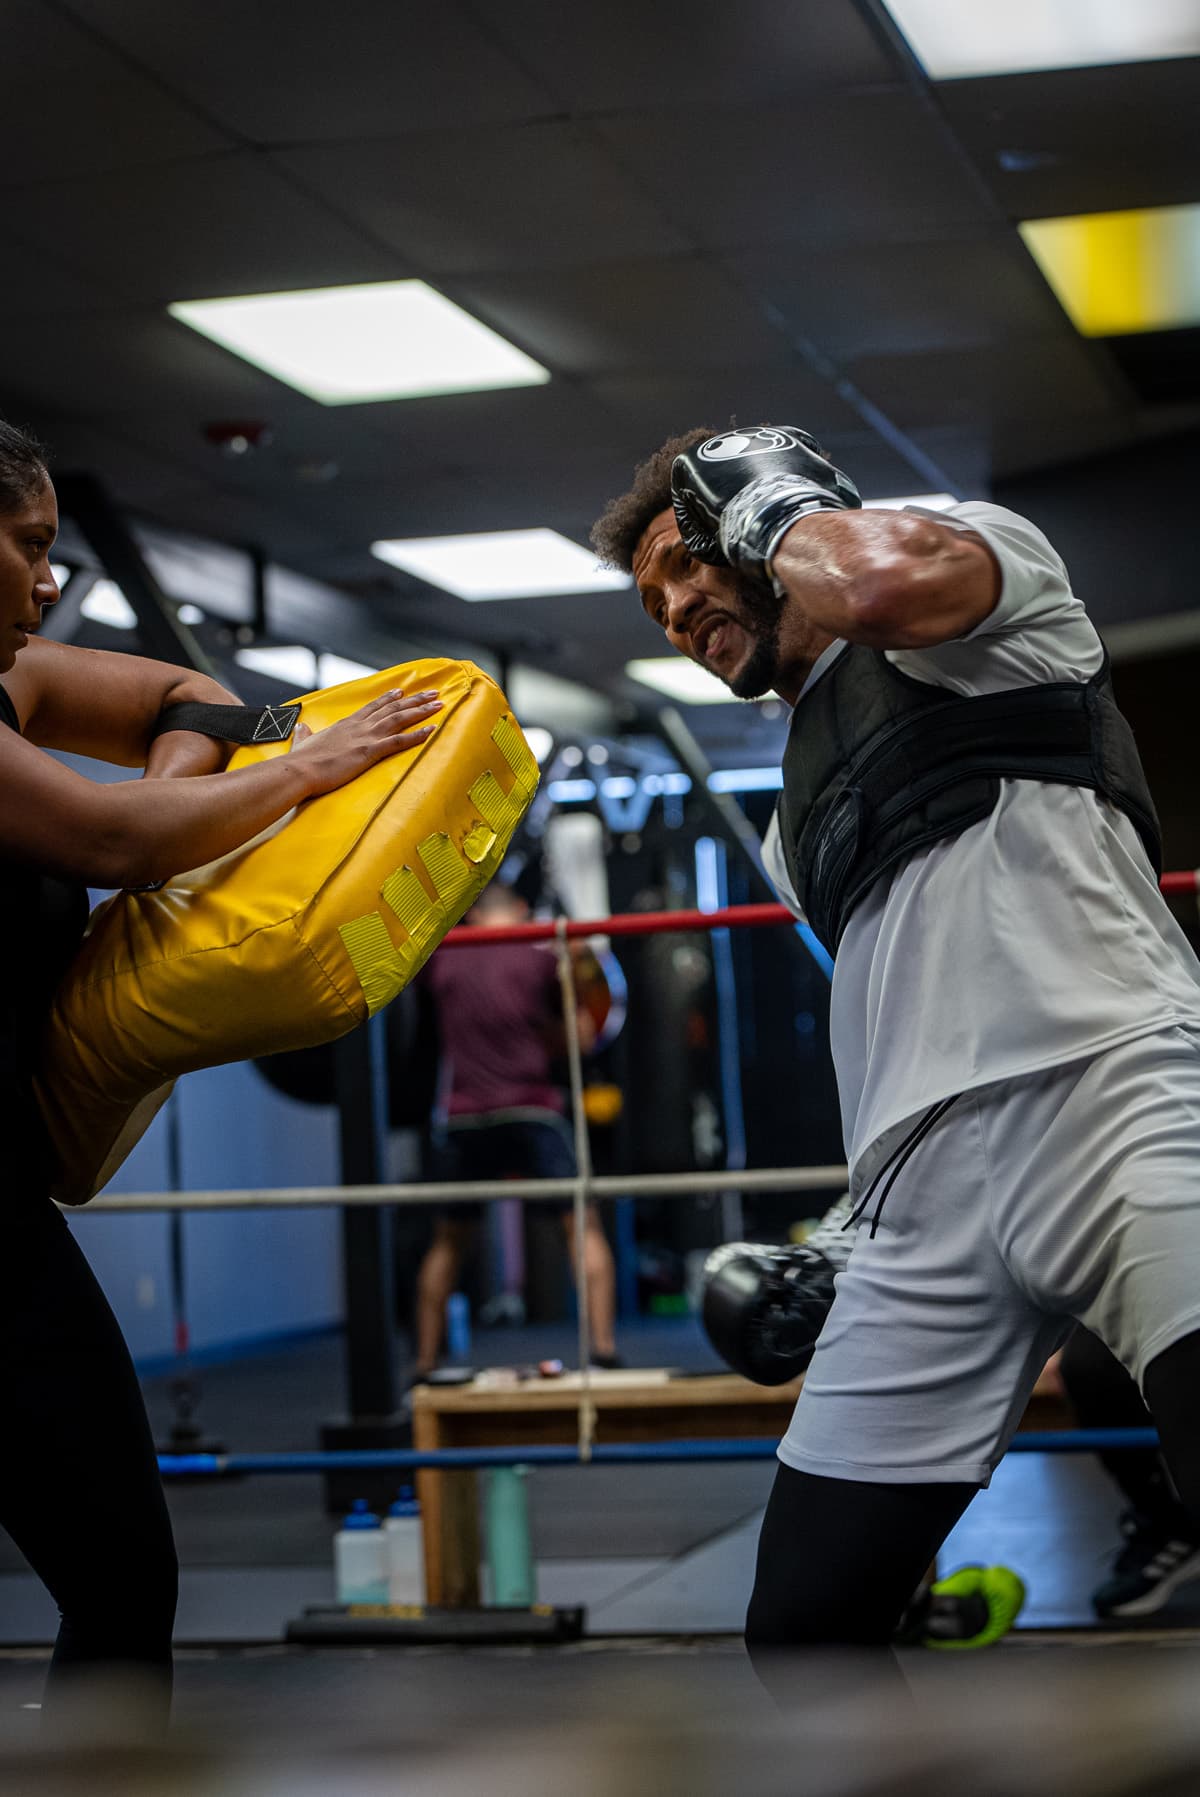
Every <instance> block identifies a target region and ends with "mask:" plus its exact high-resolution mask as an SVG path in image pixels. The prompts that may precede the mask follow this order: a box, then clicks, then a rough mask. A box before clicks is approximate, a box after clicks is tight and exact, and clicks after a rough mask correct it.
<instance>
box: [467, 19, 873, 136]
mask: <svg viewBox="0 0 1200 1797" xmlns="http://www.w3.org/2000/svg"><path fill="white" fill-rule="evenodd" d="M475 11H476V13H477V14H478V15H479V16H480V17H481V18H484V19H487V20H488V21H489V23H490V24H491V26H492V28H493V30H494V31H495V33H496V36H497V38H498V39H499V40H500V41H501V42H503V43H506V44H508V45H509V46H510V48H511V50H512V54H513V55H514V57H519V58H520V59H521V61H522V62H523V63H524V65H525V66H526V67H527V68H529V69H530V70H532V71H533V72H534V74H536V75H537V76H538V78H539V79H540V80H541V81H542V83H543V84H544V85H545V86H546V88H547V89H549V90H550V91H552V92H553V94H554V95H555V97H556V98H557V99H558V100H559V101H560V102H561V104H563V105H564V106H567V107H570V108H571V110H572V111H575V112H582V113H589V112H613V111H628V110H633V109H636V110H642V109H647V110H656V109H658V108H660V107H662V106H663V105H670V106H679V105H686V106H689V107H695V108H699V107H702V106H711V105H713V104H717V105H726V104H730V103H734V104H738V103H745V102H758V101H763V100H766V101H770V100H780V99H790V98H792V97H794V96H795V95H796V94H798V93H804V94H807V93H811V92H813V91H814V90H820V89H829V88H841V87H848V86H852V85H855V84H857V83H878V82H882V81H888V80H895V79H896V78H897V70H896V68H895V65H894V62H893V61H892V59H891V58H890V56H889V55H888V53H887V52H886V51H885V49H884V48H883V44H882V40H881V39H880V38H879V37H878V36H877V35H876V34H875V33H874V32H873V31H872V30H871V27H870V26H869V24H868V23H867V22H866V20H865V19H864V17H863V16H862V13H861V11H860V9H859V8H858V7H856V6H847V5H846V4H845V0H805V3H804V5H803V6H786V5H785V6H781V5H780V4H779V0H739V3H738V5H737V6H730V5H728V4H727V3H724V0H689V4H688V5H687V6H686V8H680V7H678V6H654V5H647V4H646V0H605V5H604V6H603V8H596V7H587V6H563V5H562V4H561V0H476V5H475ZM693 117H695V114H694V115H693ZM706 128H707V121H706V120H699V121H698V123H697V125H696V127H695V129H697V130H698V131H703V130H705V129H706Z"/></svg>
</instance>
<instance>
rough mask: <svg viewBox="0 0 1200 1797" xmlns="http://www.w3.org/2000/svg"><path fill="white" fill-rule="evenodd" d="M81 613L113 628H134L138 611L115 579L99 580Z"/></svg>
mask: <svg viewBox="0 0 1200 1797" xmlns="http://www.w3.org/2000/svg"><path fill="white" fill-rule="evenodd" d="M79 611H80V615H81V616H82V617H85V618H91V619H92V620H93V622H94V623H97V624H108V625H110V626H111V627H112V629H113V630H132V629H133V627H134V625H135V624H136V623H137V613H136V612H135V611H134V609H133V607H132V605H130V603H129V601H128V599H127V598H126V597H125V595H124V593H123V592H122V591H121V589H120V587H119V586H118V585H117V583H116V581H115V580H97V581H95V582H94V583H93V585H92V588H91V591H90V592H89V593H87V594H86V595H85V597H84V599H83V601H82V603H81V604H80V607H79Z"/></svg>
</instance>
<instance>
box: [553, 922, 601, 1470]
mask: <svg viewBox="0 0 1200 1797" xmlns="http://www.w3.org/2000/svg"><path fill="white" fill-rule="evenodd" d="M567 925H568V920H567V918H566V917H564V916H562V915H561V914H560V915H559V916H558V917H556V918H555V920H554V951H555V955H556V957H557V960H558V986H559V991H560V993H561V995H562V1008H563V1026H564V1028H565V1030H566V1037H567V1071H568V1073H569V1076H570V1082H571V1121H572V1124H573V1127H574V1131H575V1189H574V1191H573V1193H572V1196H571V1208H572V1218H573V1222H574V1233H575V1241H574V1251H575V1310H576V1314H577V1316H578V1319H579V1412H578V1414H579V1458H580V1460H583V1461H587V1460H590V1459H591V1457H592V1443H593V1441H594V1440H595V1436H596V1406H595V1404H594V1403H593V1402H592V1372H591V1362H592V1341H591V1318H590V1317H589V1315H588V1301H587V1297H588V1290H587V1239H586V1235H585V1230H586V1228H587V1212H588V1205H589V1204H590V1203H591V1196H592V1146H591V1142H590V1140H589V1138H588V1126H587V1113H586V1111H585V1110H584V1108H583V1056H582V1054H581V1052H580V1048H579V1003H578V998H577V995H576V991H575V964H574V962H573V961H572V959H571V949H570V945H569V944H568V941H567Z"/></svg>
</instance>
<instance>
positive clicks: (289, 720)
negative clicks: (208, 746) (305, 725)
mask: <svg viewBox="0 0 1200 1797" xmlns="http://www.w3.org/2000/svg"><path fill="white" fill-rule="evenodd" d="M299 716H300V706H299V704H295V705H264V706H263V707H262V709H261V711H256V710H255V709H254V707H253V706H251V705H200V704H197V703H194V702H192V701H185V702H184V703H182V704H180V705H168V706H166V707H165V708H164V709H163V710H162V711H160V712H159V714H158V719H157V722H156V723H155V725H154V728H153V730H152V731H151V732H150V735H151V737H152V738H153V737H156V736H162V735H163V734H164V733H165V732H166V731H168V730H194V731H196V733H197V734H198V735H200V736H215V737H217V738H218V739H219V740H220V741H221V742H227V743H244V744H253V743H282V742H286V741H287V739H288V737H289V736H290V735H291V734H292V731H293V730H294V729H295V728H296V720H297V719H298V718H299Z"/></svg>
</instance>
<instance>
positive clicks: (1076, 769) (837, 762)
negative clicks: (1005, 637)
mask: <svg viewBox="0 0 1200 1797" xmlns="http://www.w3.org/2000/svg"><path fill="white" fill-rule="evenodd" d="M1002 779H1017V780H1044V781H1049V782H1052V783H1057V784H1060V785H1067V786H1086V787H1090V788H1091V790H1092V791H1093V792H1098V793H1100V794H1101V795H1102V796H1103V797H1104V798H1106V799H1108V800H1110V801H1111V802H1112V803H1113V804H1114V805H1117V806H1119V807H1120V809H1121V810H1122V811H1124V812H1125V813H1126V815H1127V816H1128V817H1129V818H1130V819H1131V821H1132V822H1133V824H1134V825H1135V826H1136V828H1137V831H1138V834H1139V835H1140V836H1141V839H1142V842H1143V843H1144V845H1145V848H1146V853H1147V854H1148V855H1149V857H1150V860H1151V862H1152V864H1153V866H1154V871H1155V873H1156V874H1160V873H1161V872H1162V843H1161V838H1160V832H1159V825H1158V818H1157V815H1156V813H1155V810H1154V802H1153V800H1152V799H1151V797H1150V790H1149V788H1148V786H1147V785H1146V776H1145V774H1144V773H1143V771H1142V764H1141V761H1140V759H1139V757H1138V752H1137V747H1136V745H1135V743H1134V740H1133V732H1132V731H1131V730H1130V728H1129V725H1128V724H1127V723H1126V721H1125V719H1124V718H1123V717H1122V715H1121V713H1120V712H1119V711H1118V709H1117V705H1116V700H1115V699H1114V697H1113V690H1112V681H1111V679H1110V677H1109V663H1108V654H1107V651H1106V652H1105V656H1104V661H1103V663H1102V665H1101V667H1100V668H1099V669H1098V670H1097V672H1096V673H1095V674H1093V675H1092V677H1091V679H1090V680H1087V681H1075V680H1071V681H1057V682H1051V683H1047V684H1045V685H1040V686H1022V687H1016V688H1014V689H1013V690H1012V691H1011V692H1004V693H988V694H984V695H982V696H979V697H975V698H963V697H961V696H960V695H958V694H957V693H950V692H947V691H946V689H945V688H944V687H937V686H931V685H929V684H928V683H927V682H925V681H922V680H914V679H913V678H912V677H911V676H910V675H907V674H903V673H901V672H900V670H899V669H898V668H896V667H895V666H893V664H892V663H891V662H890V661H889V660H888V659H887V657H886V655H885V654H884V653H883V652H882V651H881V650H878V649H867V648H864V647H863V646H862V645H861V644H850V645H849V647H847V648H846V649H844V650H843V651H842V653H841V654H840V655H839V656H838V657H837V658H836V659H835V660H834V661H833V662H832V664H831V665H830V666H829V667H828V668H827V669H826V670H825V672H824V673H823V674H822V675H821V677H820V678H819V679H818V680H817V682H816V684H815V685H814V686H813V687H811V688H810V690H809V691H808V692H807V693H805V695H804V697H803V699H802V700H801V701H800V703H799V704H798V705H797V707H796V710H795V713H794V715H793V718H792V727H791V733H790V735H789V737H788V742H787V747H786V749H785V750H784V756H783V793H782V795H781V797H780V801H779V809H778V818H779V829H780V835H781V838H782V842H783V847H784V850H785V852H786V855H787V861H788V868H789V871H790V873H791V877H792V885H793V889H794V891H795V893H796V896H797V898H798V899H799V901H800V903H801V904H802V906H803V907H804V913H805V916H806V917H807V919H808V922H809V925H810V927H811V928H812V930H813V932H814V934H815V935H816V936H817V937H818V939H819V940H820V941H821V942H823V943H824V944H825V946H826V948H827V949H829V950H830V952H833V950H835V949H836V947H837V944H838V942H839V941H840V940H841V936H842V933H843V931H844V930H845V928H846V923H847V921H848V919H849V916H850V913H851V911H852V910H853V909H854V906H855V905H856V904H857V903H858V901H859V900H860V899H861V898H863V897H864V895H865V894H866V893H867V892H868V891H869V890H870V888H871V887H872V886H873V885H874V884H875V882H876V880H879V879H881V878H882V877H883V875H884V874H887V873H890V872H891V871H892V870H893V869H895V868H896V867H898V866H899V865H900V864H901V863H902V862H904V861H907V860H908V859H909V857H910V856H912V855H915V854H916V853H918V851H919V850H921V849H924V848H928V847H929V845H930V844H931V843H934V842H939V841H941V840H943V839H944V838H947V837H951V836H958V835H960V834H961V833H962V831H964V830H966V829H968V828H969V827H970V825H972V824H974V823H978V822H979V821H980V820H981V819H982V818H985V817H987V816H988V815H989V814H990V813H991V811H992V810H993V809H994V807H995V805H996V802H997V800H998V799H999V796H1000V781H1001V780H1002Z"/></svg>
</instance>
